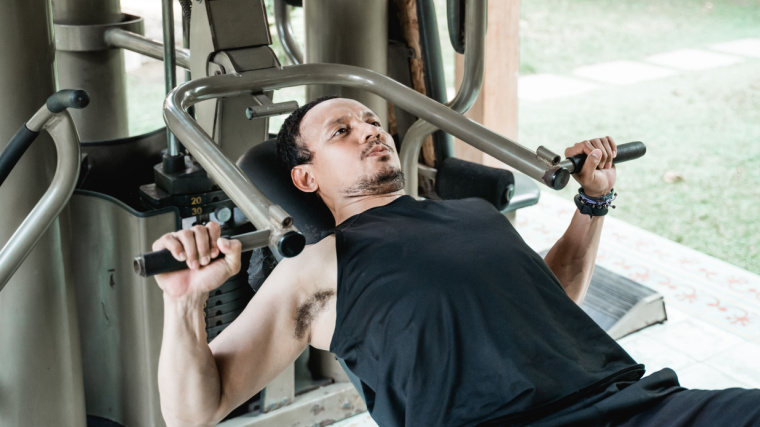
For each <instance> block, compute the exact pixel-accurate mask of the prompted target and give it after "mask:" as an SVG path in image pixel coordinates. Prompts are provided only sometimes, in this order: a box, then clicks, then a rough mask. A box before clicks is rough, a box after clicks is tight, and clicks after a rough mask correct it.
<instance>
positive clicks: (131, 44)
mask: <svg viewBox="0 0 760 427" xmlns="http://www.w3.org/2000/svg"><path fill="white" fill-rule="evenodd" d="M104 38H105V41H106V44H107V45H109V46H111V47H120V48H122V49H126V50H129V51H131V52H137V53H139V54H141V55H145V56H147V57H149V58H153V59H158V60H159V61H163V60H164V44H163V43H161V42H160V41H158V40H153V39H149V38H147V37H144V36H141V35H140V34H137V33H133V32H131V31H126V30H122V29H121V28H113V29H110V30H106V32H105V34H104ZM174 56H175V58H176V60H177V65H178V66H180V67H182V68H185V69H187V70H189V69H190V51H189V50H188V49H183V48H177V49H175V51H174Z"/></svg>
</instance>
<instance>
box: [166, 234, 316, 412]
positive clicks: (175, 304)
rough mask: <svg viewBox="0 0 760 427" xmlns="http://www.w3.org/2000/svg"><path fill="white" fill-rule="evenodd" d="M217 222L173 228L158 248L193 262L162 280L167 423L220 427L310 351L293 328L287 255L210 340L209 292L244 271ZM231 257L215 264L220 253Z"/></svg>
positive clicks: (237, 253) (236, 246)
mask: <svg viewBox="0 0 760 427" xmlns="http://www.w3.org/2000/svg"><path fill="white" fill-rule="evenodd" d="M218 236H219V227H218V225H216V224H213V223H211V224H209V225H208V226H207V227H194V228H193V229H192V230H183V231H180V232H177V233H169V234H167V235H165V236H164V237H162V238H161V239H159V240H158V241H157V242H156V243H155V244H154V246H153V248H154V250H159V249H163V248H167V249H169V250H171V252H172V253H173V254H174V256H175V257H176V258H177V259H187V260H188V264H189V265H191V269H190V270H185V271H180V272H175V273H171V274H165V275H161V276H158V277H157V281H158V283H159V286H161V288H162V289H163V291H164V334H163V341H162V344H161V356H160V358H159V366H158V385H159V392H160V397H161V411H162V413H163V416H164V419H165V421H166V423H167V425H169V426H172V425H182V426H189V425H214V424H216V423H218V422H219V421H221V419H222V418H224V416H225V415H226V414H228V413H229V412H230V411H232V410H233V409H234V408H235V407H237V406H238V405H240V404H242V403H243V402H245V401H246V400H247V399H249V398H250V397H251V396H253V395H254V394H255V393H256V392H257V391H259V390H260V389H262V388H263V387H264V386H265V385H266V384H268V383H269V382H270V381H271V380H272V379H274V377H275V376H276V375H277V374H278V373H279V372H280V371H282V370H283V369H284V368H285V367H287V365H288V364H290V363H292V362H293V360H295V359H296V358H297V357H298V355H299V354H300V353H301V352H302V351H303V349H304V348H306V345H307V344H308V339H309V337H308V336H306V337H302V338H301V339H298V338H296V337H295V336H294V334H293V333H292V331H293V327H294V326H293V319H294V316H293V313H294V307H295V306H296V305H297V304H298V301H297V299H296V298H295V295H296V292H295V289H296V287H297V283H296V282H297V280H296V279H297V277H296V276H295V274H294V273H293V272H295V271H298V269H296V268H292V266H291V268H288V266H287V265H286V264H289V263H293V262H295V261H293V260H288V261H287V262H283V263H281V264H280V266H278V268H275V270H274V271H273V272H272V274H271V275H270V277H269V279H267V281H266V282H265V283H264V284H263V285H262V287H261V289H260V290H259V292H257V294H256V296H255V297H254V298H253V300H252V301H251V303H249V304H248V306H247V307H246V308H245V310H244V311H243V312H242V313H241V314H240V316H239V317H238V319H236V320H235V321H234V322H232V323H231V324H230V325H229V326H228V327H227V328H226V329H225V330H224V331H223V332H222V333H221V334H220V335H219V336H218V337H217V338H215V339H214V341H213V342H212V343H211V344H210V345H209V344H207V343H206V329H205V316H204V312H203V305H204V303H205V301H206V298H207V296H208V292H209V291H210V290H213V289H215V288H216V287H218V286H219V285H221V284H222V283H223V282H224V281H225V280H226V279H227V278H229V277H230V276H232V275H233V274H235V273H237V271H238V270H239V269H240V242H237V241H234V240H226V239H219V240H218V241H217V240H216V238H217V237H218ZM217 242H218V243H217ZM219 251H221V252H222V253H224V254H225V258H223V259H220V260H216V261H214V262H211V263H209V261H208V259H209V258H214V257H215V256H216V255H217V254H218V252H219Z"/></svg>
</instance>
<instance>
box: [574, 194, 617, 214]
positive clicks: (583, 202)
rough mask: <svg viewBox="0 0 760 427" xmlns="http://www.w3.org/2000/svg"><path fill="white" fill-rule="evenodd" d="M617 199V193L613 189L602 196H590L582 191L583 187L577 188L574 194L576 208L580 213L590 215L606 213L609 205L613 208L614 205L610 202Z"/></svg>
mask: <svg viewBox="0 0 760 427" xmlns="http://www.w3.org/2000/svg"><path fill="white" fill-rule="evenodd" d="M615 199H617V193H615V189H612V190H610V192H609V193H607V194H606V195H604V196H602V197H591V196H589V195H587V194H586V193H584V192H583V188H579V189H578V194H577V195H576V196H575V205H576V206H578V210H580V211H581V213H582V214H584V215H588V216H590V217H592V218H593V217H595V216H604V215H607V211H608V208H609V207H612V209H615V205H613V204H612V202H613V201H614V200H615Z"/></svg>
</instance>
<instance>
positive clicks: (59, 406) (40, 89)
mask: <svg viewBox="0 0 760 427" xmlns="http://www.w3.org/2000/svg"><path fill="white" fill-rule="evenodd" d="M0 57H2V58H3V60H2V61H0V93H2V94H3V100H2V114H0V150H2V149H3V148H5V146H6V144H7V143H8V141H9V140H10V138H11V137H12V136H13V134H14V133H15V132H16V130H18V128H19V127H20V126H21V125H22V124H23V123H24V122H26V121H27V120H28V119H29V118H30V117H31V116H32V115H33V114H34V113H35V111H37V109H38V108H39V106H40V105H42V104H44V102H45V99H46V98H47V97H48V96H49V95H50V94H52V93H53V92H54V91H55V80H54V69H53V64H54V50H53V37H52V23H51V21H50V5H49V2H48V1H47V0H26V1H19V2H15V1H14V2H9V3H7V4H4V5H3V12H2V13H0ZM55 162H56V154H55V151H54V149H53V144H52V141H51V140H50V137H49V136H48V135H47V134H46V133H44V132H43V133H42V134H40V136H39V138H38V140H37V141H36V142H35V144H34V145H33V146H32V147H31V148H30V149H29V150H28V151H27V152H26V154H24V156H23V157H22V158H21V160H20V161H19V163H18V164H17V165H16V167H15V168H14V170H13V172H11V174H10V175H9V176H8V179H7V180H6V181H5V183H4V184H3V185H2V187H0V206H2V207H3V209H1V210H0V222H1V223H2V224H3V226H2V227H0V246H4V245H5V243H6V242H7V241H8V239H9V238H10V236H11V235H12V234H13V232H14V231H15V230H16V228H17V227H18V226H19V225H20V223H21V221H22V220H23V219H24V217H26V215H27V214H28V213H29V212H30V211H31V209H32V207H33V206H34V205H35V204H36V203H37V201H38V200H39V198H40V196H42V194H43V192H44V191H45V189H46V188H47V186H48V183H49V182H50V180H51V178H52V176H53V172H54V170H55ZM64 212H67V210H66V211H64ZM68 230H69V227H68V218H67V214H65V213H64V214H63V216H62V217H61V218H59V219H58V220H56V221H55V222H54V223H53V224H52V225H51V226H50V229H48V231H47V232H46V233H45V234H44V235H43V237H42V238H41V239H40V241H39V242H38V243H37V245H36V246H35V248H34V249H33V250H32V252H31V253H30V254H29V256H28V257H27V259H26V261H25V262H24V263H22V264H21V266H20V267H19V269H18V270H17V271H16V273H15V274H14V275H13V277H12V278H11V279H10V281H9V282H8V283H7V285H6V286H5V287H4V288H3V290H2V292H0V325H2V327H1V328H0V389H1V390H2V391H0V394H2V398H0V426H3V427H5V426H45V425H51V426H52V425H55V426H71V427H74V426H76V427H78V426H83V425H85V423H86V421H85V406H84V390H83V385H82V364H81V356H80V348H79V332H78V327H77V313H76V303H75V299H74V290H73V281H72V280H69V279H70V277H69V276H70V269H69V268H68V267H67V265H68V264H69V262H68V253H69V251H68V247H67V242H68V241H69V236H68V234H69V232H68Z"/></svg>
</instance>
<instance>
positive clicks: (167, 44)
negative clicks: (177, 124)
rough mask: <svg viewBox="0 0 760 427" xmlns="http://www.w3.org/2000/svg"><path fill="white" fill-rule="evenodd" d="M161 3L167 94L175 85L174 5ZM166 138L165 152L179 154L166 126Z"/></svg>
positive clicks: (170, 1)
mask: <svg viewBox="0 0 760 427" xmlns="http://www.w3.org/2000/svg"><path fill="white" fill-rule="evenodd" d="M161 3H162V8H161V11H162V18H163V23H164V78H165V82H166V93H167V94H168V93H169V92H171V91H172V89H174V86H176V85H177V64H176V63H177V59H176V57H175V56H174V5H173V2H172V0H162V2H161ZM166 139H167V141H168V153H167V154H168V155H169V156H170V157H175V156H177V155H179V146H178V145H177V138H176V137H175V136H174V134H173V133H172V132H171V131H170V130H169V128H166Z"/></svg>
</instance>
